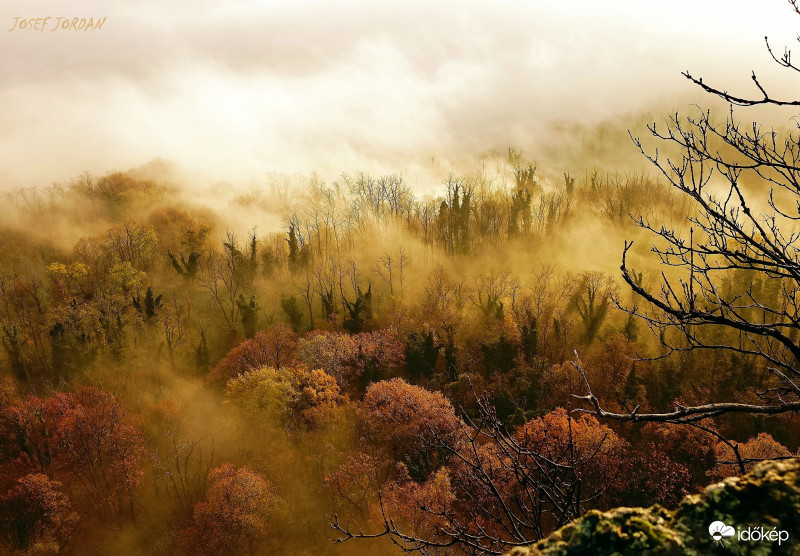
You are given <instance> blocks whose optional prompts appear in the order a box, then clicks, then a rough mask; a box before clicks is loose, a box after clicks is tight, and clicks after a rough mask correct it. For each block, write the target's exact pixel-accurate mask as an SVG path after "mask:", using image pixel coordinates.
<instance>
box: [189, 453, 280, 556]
mask: <svg viewBox="0 0 800 556" xmlns="http://www.w3.org/2000/svg"><path fill="white" fill-rule="evenodd" d="M208 482H209V487H208V495H207V496H206V500H205V501H203V502H198V503H197V504H196V505H195V507H194V513H193V516H192V522H191V524H190V525H189V526H188V527H187V528H186V529H184V530H183V531H182V532H181V539H180V549H179V552H180V553H182V554H187V555H188V554H197V553H198V550H199V549H202V553H203V554H206V555H208V556H216V555H220V556H223V555H224V556H229V555H235V554H248V553H249V554H252V553H253V547H254V545H255V544H256V543H257V542H258V541H260V540H262V539H263V538H264V537H265V536H266V534H267V529H268V521H269V517H270V515H271V514H272V511H273V506H274V502H275V497H274V494H273V493H272V489H271V486H270V484H269V482H268V481H267V480H266V479H264V477H262V476H261V475H259V474H258V473H255V472H254V471H253V470H251V469H250V468H249V467H246V466H243V467H239V468H237V467H234V466H233V465H231V464H229V463H226V464H224V465H221V466H220V467H217V468H216V469H213V470H212V471H211V472H210V473H209V476H208Z"/></svg>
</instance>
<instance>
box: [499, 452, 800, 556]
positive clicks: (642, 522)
mask: <svg viewBox="0 0 800 556" xmlns="http://www.w3.org/2000/svg"><path fill="white" fill-rule="evenodd" d="M798 477H800V460H799V459H792V460H785V461H778V462H764V463H761V464H759V465H757V466H756V467H754V468H753V470H752V471H751V472H750V473H748V474H747V475H744V476H743V477H731V478H728V479H725V480H724V481H722V482H721V483H716V484H713V485H711V486H709V487H707V488H706V489H705V491H703V493H701V494H697V495H692V496H687V497H686V498H684V499H683V501H682V502H681V503H680V505H679V506H678V508H677V509H676V510H675V511H674V512H670V511H667V510H665V509H664V508H662V507H660V506H653V507H651V508H646V509H645V508H615V509H613V510H610V511H607V512H599V511H597V510H592V511H590V512H588V513H587V514H586V515H584V516H583V517H582V518H580V519H577V520H575V521H573V522H572V523H570V524H568V525H565V526H564V527H562V528H561V529H559V530H558V531H555V532H554V533H553V534H551V535H550V536H549V537H547V538H546V539H544V540H542V541H540V542H538V543H536V544H535V545H533V546H531V547H528V548H517V549H515V550H514V551H512V552H511V553H510V554H512V555H513V556H582V555H590V554H591V555H595V556H617V555H619V556H629V555H630V556H633V555H639V554H652V555H671V554H676V555H677V554H688V555H698V556H699V555H704V554H727V555H732V554H733V555H736V554H742V555H744V554H748V555H760V554H764V555H768V554H798V555H800V481H799V480H798ZM714 521H722V522H723V523H726V524H728V525H733V526H735V527H739V528H745V527H753V526H755V527H764V528H766V529H771V528H772V527H775V528H777V529H779V530H785V531H788V532H789V540H788V541H786V542H784V543H782V545H780V546H779V545H778V543H777V542H775V543H773V542H769V541H762V542H747V541H739V540H737V539H736V538H735V537H734V538H733V539H732V540H731V542H730V543H729V544H727V545H726V546H724V547H720V546H717V545H716V544H715V543H714V542H713V539H712V538H711V536H710V535H709V532H708V526H709V525H710V524H711V523H713V522H714Z"/></svg>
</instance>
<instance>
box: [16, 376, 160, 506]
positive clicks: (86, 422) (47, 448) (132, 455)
mask: <svg viewBox="0 0 800 556" xmlns="http://www.w3.org/2000/svg"><path fill="white" fill-rule="evenodd" d="M13 412H14V415H15V421H16V422H15V429H16V430H15V434H16V436H17V438H18V439H19V442H20V443H21V444H22V445H23V446H25V453H24V454H21V456H22V457H27V458H30V460H32V462H33V463H34V464H35V465H36V467H38V468H39V469H41V470H42V471H45V472H49V473H51V474H53V475H54V476H56V477H58V478H60V479H62V480H63V481H64V482H65V483H66V485H67V487H68V489H69V490H70V491H72V492H74V493H75V494H76V495H77V496H79V497H82V498H84V500H85V501H86V503H87V505H88V506H90V507H92V508H94V509H96V511H97V512H98V513H100V514H105V513H107V512H108V511H111V512H118V511H120V510H122V509H123V508H126V507H127V508H128V509H130V510H131V511H132V509H133V508H132V507H133V489H134V487H135V486H136V485H137V484H139V482H140V481H141V479H142V471H141V461H142V459H143V457H144V455H145V449H144V444H143V439H142V436H141V433H140V432H139V428H138V425H137V422H136V421H135V419H134V417H133V416H132V415H131V414H130V413H128V412H127V411H126V410H125V409H124V408H123V407H122V406H121V404H120V403H119V400H117V398H116V397H115V396H114V395H113V394H110V393H108V392H104V391H102V390H100V389H98V388H94V387H87V388H81V389H79V390H77V391H75V392H74V393H69V394H55V395H53V396H51V397H49V398H46V399H41V398H36V397H33V396H31V397H29V398H28V399H26V400H25V401H24V402H21V403H19V404H17V405H16V406H15V407H14V408H13Z"/></svg>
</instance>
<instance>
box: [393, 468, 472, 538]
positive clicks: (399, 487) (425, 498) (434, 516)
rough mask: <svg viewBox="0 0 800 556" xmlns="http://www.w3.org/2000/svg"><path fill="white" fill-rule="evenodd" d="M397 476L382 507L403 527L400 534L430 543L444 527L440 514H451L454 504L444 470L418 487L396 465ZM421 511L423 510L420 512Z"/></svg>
mask: <svg viewBox="0 0 800 556" xmlns="http://www.w3.org/2000/svg"><path fill="white" fill-rule="evenodd" d="M400 468H401V476H400V478H399V479H397V480H396V481H393V482H392V484H391V485H389V487H388V488H387V489H386V492H385V494H384V498H383V499H384V503H385V507H386V508H387V511H388V513H389V515H391V516H392V519H394V520H395V521H397V522H398V523H402V524H403V525H404V530H405V531H407V532H408V533H409V534H411V535H412V536H414V537H416V538H423V539H431V540H434V539H435V537H436V534H437V531H438V530H439V529H440V528H442V527H445V526H446V525H447V519H446V518H445V517H443V516H442V515H441V514H443V513H445V512H447V513H450V512H451V510H452V506H453V503H454V502H455V500H456V497H455V494H454V493H453V490H452V488H451V485H450V474H449V472H448V471H447V469H446V468H441V469H439V470H437V471H436V472H434V473H432V474H431V476H430V477H428V480H426V481H425V482H424V483H422V484H419V483H416V482H415V481H413V480H412V479H411V477H410V476H409V475H408V471H407V470H406V469H405V466H404V465H402V464H400ZM423 508H424V509H423Z"/></svg>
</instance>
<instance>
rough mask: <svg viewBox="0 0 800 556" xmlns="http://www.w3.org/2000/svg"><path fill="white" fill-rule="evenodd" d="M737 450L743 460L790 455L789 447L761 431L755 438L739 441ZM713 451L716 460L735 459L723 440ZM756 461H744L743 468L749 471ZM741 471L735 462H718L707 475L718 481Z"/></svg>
mask: <svg viewBox="0 0 800 556" xmlns="http://www.w3.org/2000/svg"><path fill="white" fill-rule="evenodd" d="M737 448H738V450H739V455H740V456H741V457H742V459H743V460H748V459H752V460H762V459H771V458H779V457H788V456H791V455H792V453H791V452H790V451H789V449H788V448H787V447H786V446H784V445H783V444H781V443H780V442H778V441H777V440H775V439H774V438H772V436H771V435H769V434H767V433H765V432H762V433H759V435H758V436H756V437H755V438H751V439H750V440H748V441H747V442H744V443H741V444H739V445H738V446H737ZM714 452H715V453H716V455H717V460H722V461H735V460H736V455H735V454H734V453H733V450H732V449H731V448H730V446H728V445H727V444H725V443H724V442H720V443H719V444H717V445H716V447H715V448H714ZM756 463H757V461H745V469H746V470H747V471H750V469H752V468H753V466H754V465H755V464H756ZM740 474H741V471H740V470H739V467H738V465H736V464H730V463H728V464H725V463H720V464H717V466H716V467H715V468H714V469H713V470H712V471H711V472H709V476H710V477H711V478H712V479H713V480H715V481H719V480H721V479H723V478H725V477H731V476H733V475H740Z"/></svg>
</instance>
